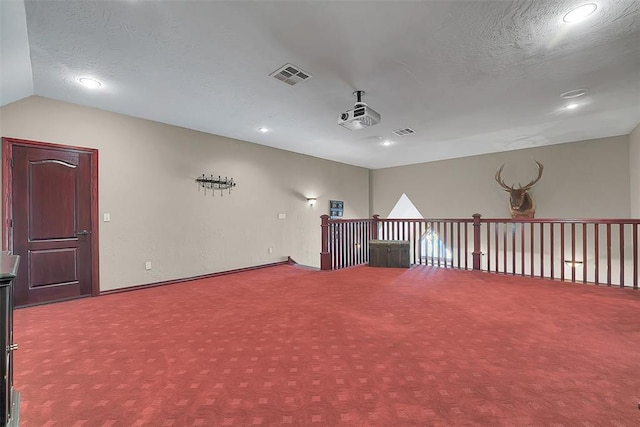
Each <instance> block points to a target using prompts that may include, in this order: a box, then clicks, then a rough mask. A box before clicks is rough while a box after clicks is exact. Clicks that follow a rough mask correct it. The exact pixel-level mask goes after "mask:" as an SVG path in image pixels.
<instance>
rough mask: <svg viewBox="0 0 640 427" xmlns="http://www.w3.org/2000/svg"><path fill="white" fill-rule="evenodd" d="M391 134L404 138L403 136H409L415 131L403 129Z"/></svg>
mask: <svg viewBox="0 0 640 427" xmlns="http://www.w3.org/2000/svg"><path fill="white" fill-rule="evenodd" d="M393 133H394V134H396V135H398V136H405V135H411V134H412V133H416V131H415V130H413V129H411V128H404V129H396V130H394V131H393Z"/></svg>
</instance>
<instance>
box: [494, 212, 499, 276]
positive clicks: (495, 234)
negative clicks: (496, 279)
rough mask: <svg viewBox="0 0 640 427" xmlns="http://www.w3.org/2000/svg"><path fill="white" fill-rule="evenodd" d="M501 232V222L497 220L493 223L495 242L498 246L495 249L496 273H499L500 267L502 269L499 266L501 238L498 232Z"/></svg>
mask: <svg viewBox="0 0 640 427" xmlns="http://www.w3.org/2000/svg"><path fill="white" fill-rule="evenodd" d="M499 233H500V223H499V222H496V223H495V224H493V237H494V242H495V244H496V247H495V249H494V252H495V259H496V264H495V267H494V271H495V272H496V273H498V272H499V269H500V268H499V266H500V252H499V246H500V243H498V242H499V240H498V234H499Z"/></svg>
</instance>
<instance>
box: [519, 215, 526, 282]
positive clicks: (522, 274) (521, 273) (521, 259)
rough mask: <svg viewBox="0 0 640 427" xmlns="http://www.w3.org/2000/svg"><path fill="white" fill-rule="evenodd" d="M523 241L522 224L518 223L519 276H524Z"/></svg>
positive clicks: (523, 230)
mask: <svg viewBox="0 0 640 427" xmlns="http://www.w3.org/2000/svg"><path fill="white" fill-rule="evenodd" d="M524 239H525V228H524V222H521V223H520V275H521V276H524V273H525V268H524Z"/></svg>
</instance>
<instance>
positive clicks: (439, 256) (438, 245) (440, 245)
mask: <svg viewBox="0 0 640 427" xmlns="http://www.w3.org/2000/svg"><path fill="white" fill-rule="evenodd" d="M441 225H442V221H438V243H437V247H438V267H440V258H441V255H440V249H441V248H442V242H441V241H440V236H442V231H441V227H440V226H441Z"/></svg>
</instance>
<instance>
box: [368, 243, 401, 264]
mask: <svg viewBox="0 0 640 427" xmlns="http://www.w3.org/2000/svg"><path fill="white" fill-rule="evenodd" d="M369 265H370V266H372V267H398V268H409V265H410V264H409V241H408V240H371V241H370V242H369Z"/></svg>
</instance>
